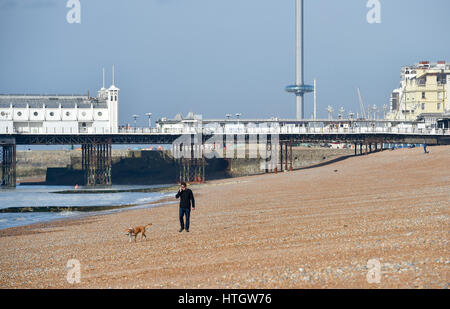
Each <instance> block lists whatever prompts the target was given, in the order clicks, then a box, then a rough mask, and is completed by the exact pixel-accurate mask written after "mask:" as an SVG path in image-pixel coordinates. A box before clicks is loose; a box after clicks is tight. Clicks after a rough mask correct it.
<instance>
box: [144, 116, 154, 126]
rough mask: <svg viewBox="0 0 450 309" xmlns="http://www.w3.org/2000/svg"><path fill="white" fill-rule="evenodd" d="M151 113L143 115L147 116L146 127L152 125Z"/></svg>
mask: <svg viewBox="0 0 450 309" xmlns="http://www.w3.org/2000/svg"><path fill="white" fill-rule="evenodd" d="M152 115H153V114H152V113H146V114H145V116H147V117H148V127H149V128H151V127H152Z"/></svg>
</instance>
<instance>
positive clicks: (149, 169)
mask: <svg viewBox="0 0 450 309" xmlns="http://www.w3.org/2000/svg"><path fill="white" fill-rule="evenodd" d="M353 153H354V150H351V149H331V148H320V147H313V148H308V147H294V148H293V168H294V169H298V168H303V167H307V166H311V165H315V164H319V163H323V162H326V161H329V160H332V159H335V158H338V157H342V156H346V155H351V154H353ZM112 161H113V165H112V182H113V183H114V184H167V183H174V182H176V180H177V178H178V175H179V169H178V164H177V162H176V161H175V160H174V159H173V157H172V156H171V153H170V152H168V151H141V150H126V149H123V150H113V152H112ZM206 163H207V165H206V168H205V172H206V179H218V178H226V177H239V176H246V175H257V174H262V173H264V170H263V169H262V168H261V160H260V159H232V160H229V159H220V158H219V159H211V160H207V161H206ZM17 177H18V179H19V181H20V180H21V179H26V178H27V177H28V178H39V177H41V178H42V181H45V182H46V184H49V185H75V184H82V183H83V171H82V166H81V151H80V150H54V151H18V152H17Z"/></svg>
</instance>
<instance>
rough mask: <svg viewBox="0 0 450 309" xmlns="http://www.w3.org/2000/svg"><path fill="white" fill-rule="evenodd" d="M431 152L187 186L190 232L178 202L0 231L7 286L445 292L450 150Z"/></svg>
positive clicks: (1, 281)
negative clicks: (76, 268)
mask: <svg viewBox="0 0 450 309" xmlns="http://www.w3.org/2000/svg"><path fill="white" fill-rule="evenodd" d="M428 150H429V151H430V153H429V154H424V151H423V149H422V148H412V149H399V150H394V151H390V150H388V151H383V152H378V153H374V154H370V155H366V156H357V157H350V158H347V159H345V160H342V161H339V162H335V163H332V164H329V165H324V166H320V167H316V168H309V169H303V170H297V171H293V172H286V173H278V174H266V175H258V176H249V177H242V178H233V179H223V180H216V181H210V182H207V183H205V184H201V185H193V186H190V188H191V189H192V190H193V192H194V195H195V198H196V205H197V207H196V209H195V210H193V211H192V212H191V228H190V232H189V233H186V232H182V233H179V232H178V229H179V221H178V204H177V201H176V200H175V198H173V200H171V199H169V200H168V201H167V202H169V204H166V205H163V206H160V207H154V208H147V209H138V210H129V211H124V212H120V213H114V214H107V215H96V216H91V217H86V218H82V219H75V220H61V221H53V222H48V223H41V224H34V225H28V226H22V227H15V228H9V229H5V230H1V231H0V288H250V289H253V288H256V289H259V288H364V289H365V288H369V289H379V288H413V289H422V288H426V289H427V288H437V289H442V288H448V287H449V285H450V251H449V248H450V247H449V245H448V240H449V233H450V146H437V147H429V148H428ZM175 193H176V192H175V191H174V195H175ZM147 223H152V226H151V227H150V228H148V229H147V233H146V234H147V239H144V240H143V241H141V240H140V237H138V241H137V242H136V243H129V241H128V237H127V236H126V235H125V230H126V229H127V228H128V227H131V226H138V225H145V224H147ZM73 259H75V260H77V261H79V263H80V281H79V282H75V283H69V281H70V280H69V281H68V280H67V277H68V271H69V270H70V268H68V267H67V262H68V261H69V260H73ZM370 260H372V261H375V262H377V263H379V266H380V274H379V278H378V280H377V282H373V281H371V280H368V274H369V273H370V272H371V271H372V270H373V269H371V264H370V263H369V264H368V261H370Z"/></svg>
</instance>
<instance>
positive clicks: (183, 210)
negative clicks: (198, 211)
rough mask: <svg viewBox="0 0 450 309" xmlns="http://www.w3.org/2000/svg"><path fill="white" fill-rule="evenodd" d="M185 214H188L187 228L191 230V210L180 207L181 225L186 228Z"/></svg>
mask: <svg viewBox="0 0 450 309" xmlns="http://www.w3.org/2000/svg"><path fill="white" fill-rule="evenodd" d="M183 216H186V230H189V217H190V216H191V210H190V209H189V208H183V207H180V226H181V229H184V226H185V225H184V219H183Z"/></svg>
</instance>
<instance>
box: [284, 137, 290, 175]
mask: <svg viewBox="0 0 450 309" xmlns="http://www.w3.org/2000/svg"><path fill="white" fill-rule="evenodd" d="M284 156H285V158H284V159H285V160H284V161H285V164H284V165H285V166H284V170H285V171H286V172H287V171H289V168H288V163H289V162H288V161H289V157H288V142H286V143H284Z"/></svg>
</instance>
